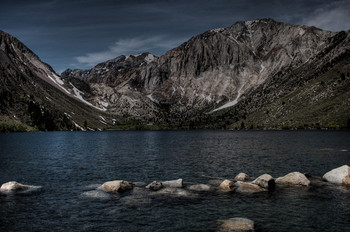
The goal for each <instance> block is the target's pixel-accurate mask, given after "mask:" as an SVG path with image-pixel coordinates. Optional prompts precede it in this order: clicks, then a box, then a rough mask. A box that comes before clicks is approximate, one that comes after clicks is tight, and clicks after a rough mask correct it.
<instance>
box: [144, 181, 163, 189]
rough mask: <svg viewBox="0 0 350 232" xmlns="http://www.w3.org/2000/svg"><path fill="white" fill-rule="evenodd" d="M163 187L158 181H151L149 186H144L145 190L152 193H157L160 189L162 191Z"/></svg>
mask: <svg viewBox="0 0 350 232" xmlns="http://www.w3.org/2000/svg"><path fill="white" fill-rule="evenodd" d="M163 187H164V186H163V184H162V182H158V181H153V182H152V183H150V184H149V185H147V186H146V188H147V189H149V190H152V191H158V190H160V189H162V188H163Z"/></svg>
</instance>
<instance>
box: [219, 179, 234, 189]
mask: <svg viewBox="0 0 350 232" xmlns="http://www.w3.org/2000/svg"><path fill="white" fill-rule="evenodd" d="M234 188H235V183H234V182H233V181H232V180H227V179H226V180H224V181H223V182H221V184H220V185H219V189H223V190H233V189H234Z"/></svg>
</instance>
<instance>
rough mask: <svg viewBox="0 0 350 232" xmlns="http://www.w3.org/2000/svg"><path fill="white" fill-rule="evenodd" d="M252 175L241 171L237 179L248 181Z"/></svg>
mask: <svg viewBox="0 0 350 232" xmlns="http://www.w3.org/2000/svg"><path fill="white" fill-rule="evenodd" d="M249 179H250V176H248V175H247V174H245V173H243V172H241V173H239V174H238V175H237V176H236V177H235V179H234V180H235V181H246V180H249Z"/></svg>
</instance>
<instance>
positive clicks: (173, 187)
mask: <svg viewBox="0 0 350 232" xmlns="http://www.w3.org/2000/svg"><path fill="white" fill-rule="evenodd" d="M250 179H251V177H250V176H248V175H247V174H245V173H239V174H238V175H237V176H236V177H235V178H234V180H228V179H226V180H224V181H222V182H221V183H220V185H219V186H217V187H214V186H210V185H206V184H195V185H190V186H186V189H184V185H183V180H182V179H177V180H170V181H153V182H152V183H150V184H148V185H146V184H145V185H143V188H140V187H138V189H144V190H142V191H147V189H148V190H149V191H150V192H151V194H167V195H172V196H177V197H188V196H190V192H189V191H188V190H190V191H212V190H215V189H218V190H220V191H236V192H239V193H256V192H263V191H273V190H274V189H275V187H276V185H290V186H309V185H310V180H309V179H308V178H307V177H306V175H304V174H302V173H300V172H292V173H289V174H287V175H285V176H282V177H279V178H277V179H276V180H275V179H274V178H273V177H272V176H271V175H269V174H263V175H261V176H259V177H257V178H256V179H254V180H253V181H250ZM322 179H323V180H324V181H327V182H330V183H334V184H342V185H350V167H349V166H348V165H344V166H341V167H339V168H336V169H333V170H331V171H329V172H327V173H326V174H325V175H324V176H323V177H322ZM135 186H136V185H135V183H132V182H128V181H125V180H113V181H108V182H105V183H103V184H102V185H99V186H96V187H94V190H93V191H89V192H85V193H84V195H86V196H89V197H94V196H98V197H100V196H103V197H104V198H106V199H107V198H108V196H109V195H110V194H109V193H112V195H113V194H116V193H122V192H124V191H127V190H132V189H134V187H135ZM39 189H41V186H32V185H24V184H20V183H17V182H16V181H10V182H7V183H4V184H3V185H2V186H1V188H0V192H2V193H17V192H28V191H36V190H39ZM134 191H135V190H134ZM220 223H221V225H220V226H219V231H254V222H253V221H251V220H249V219H246V218H230V219H227V220H220Z"/></svg>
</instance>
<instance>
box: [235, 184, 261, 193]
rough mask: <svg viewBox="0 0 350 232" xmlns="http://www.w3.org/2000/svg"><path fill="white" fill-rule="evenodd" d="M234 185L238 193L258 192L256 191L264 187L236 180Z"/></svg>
mask: <svg viewBox="0 0 350 232" xmlns="http://www.w3.org/2000/svg"><path fill="white" fill-rule="evenodd" d="M235 185H236V187H237V188H236V192H239V193H258V192H264V191H266V189H264V188H262V187H260V186H259V185H256V184H252V183H247V182H242V181H237V182H236V183H235Z"/></svg>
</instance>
